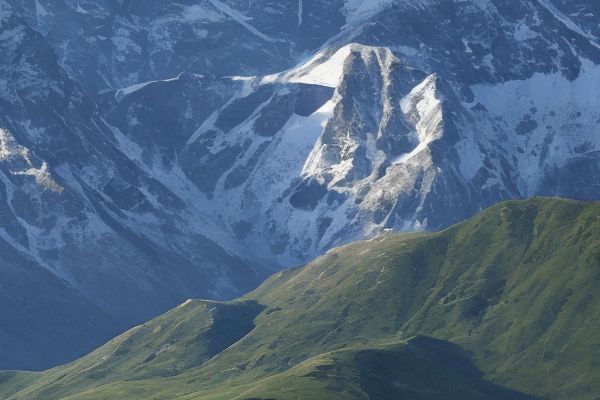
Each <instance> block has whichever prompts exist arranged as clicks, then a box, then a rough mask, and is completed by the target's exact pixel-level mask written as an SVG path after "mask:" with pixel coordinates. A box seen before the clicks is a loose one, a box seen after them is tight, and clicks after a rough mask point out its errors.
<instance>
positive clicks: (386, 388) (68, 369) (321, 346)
mask: <svg viewBox="0 0 600 400" xmlns="http://www.w3.org/2000/svg"><path fill="white" fill-rule="evenodd" d="M599 284H600V204H599V203H582V202H575V201H565V200H556V199H543V198H536V199H532V200H527V201H517V202H508V203H501V204H499V205H496V206H494V207H492V208H490V209H488V210H486V211H484V212H482V213H480V214H479V215H477V216H475V217H474V218H471V219H470V220H468V221H466V222H464V223H461V224H458V225H456V226H453V227H451V228H449V229H446V230H444V231H442V232H438V233H431V234H422V233H421V234H388V235H384V236H381V237H379V238H377V239H374V240H370V241H363V242H357V243H354V244H350V245H347V246H344V247H342V248H339V249H334V250H331V251H330V252H328V253H327V254H326V255H324V256H322V257H320V258H318V259H317V260H315V261H314V262H312V263H310V264H308V265H307V266H305V267H301V268H296V269H292V270H287V271H283V272H279V273H277V274H275V275H274V276H273V277H271V278H270V279H269V280H268V281H267V282H265V283H264V284H263V285H262V286H260V287H259V288H258V289H257V290H255V291H253V292H251V293H249V294H248V295H246V296H245V297H243V298H241V299H239V300H236V301H232V302H226V303H219V302H207V301H200V300H194V301H188V302H186V303H185V304H183V305H181V306H179V307H178V308H176V309H174V310H172V311H171V312H169V313H167V314H165V315H163V316H161V317H159V318H157V319H154V320H152V321H150V322H148V323H146V324H144V325H143V326H141V327H138V328H136V329H134V330H131V331H129V332H127V333H126V334H124V335H122V336H120V337H118V338H116V339H115V340H113V341H111V342H110V343H108V344H107V345H105V346H103V347H102V348H100V349H98V350H97V351H95V352H93V353H92V354H90V355H88V356H86V357H84V358H82V359H80V360H78V361H76V362H74V363H72V364H69V365H66V366H63V367H59V368H56V369H53V370H50V371H47V372H44V373H41V374H20V373H5V374H3V375H1V376H0V381H1V382H2V383H1V384H0V394H1V395H3V396H4V397H7V398H9V399H12V400H16V399H45V400H52V399H67V398H68V399H70V400H72V399H77V400H80V399H111V398H115V396H116V397H119V396H124V395H126V396H127V398H128V399H148V398H157V399H231V398H239V399H250V398H261V399H271V398H272V399H278V400H280V399H292V398H298V397H300V398H302V397H304V398H311V399H318V398H323V399H326V398H327V399H331V398H340V399H341V398H344V399H367V398H371V399H373V398H377V399H378V398H381V399H384V398H393V397H397V396H401V395H405V396H406V395H410V396H411V398H417V399H443V398H447V395H448V393H452V394H455V395H457V396H458V395H459V394H460V398H464V399H504V398H506V399H508V398H510V399H514V398H528V395H531V396H535V397H539V398H549V399H564V398H569V399H576V400H579V399H581V400H588V399H590V400H592V399H595V397H594V395H595V393H598V392H599V391H600V382H598V380H597V379H596V378H597V376H598V374H599V373H600V362H599V361H600V351H599V350H598V349H600V339H599V338H598V336H597V335H596V332H597V331H598V328H600V294H598V291H597V288H598V285H599ZM415 336H416V337H417V339H415ZM425 336H426V337H425ZM427 337H429V338H427ZM478 371H481V372H478ZM434 382H436V383H435V384H434ZM511 390H515V391H518V392H520V393H517V392H512V391H511ZM521 393H527V394H528V395H524V394H521ZM390 396H392V397H390Z"/></svg>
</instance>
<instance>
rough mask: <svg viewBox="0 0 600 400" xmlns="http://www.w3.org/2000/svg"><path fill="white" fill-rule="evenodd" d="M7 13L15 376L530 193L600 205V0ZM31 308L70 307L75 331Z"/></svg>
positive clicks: (45, 7)
mask: <svg viewBox="0 0 600 400" xmlns="http://www.w3.org/2000/svg"><path fill="white" fill-rule="evenodd" d="M0 11H1V15H0V52H1V54H2V55H3V57H2V58H1V59H0V221H1V222H2V230H0V245H1V246H5V247H6V248H7V249H10V251H9V250H7V252H3V253H2V256H1V257H0V261H2V263H0V274H2V276H6V279H7V280H8V281H13V280H14V281H15V282H21V283H19V284H15V285H12V286H11V285H6V286H5V287H4V288H3V290H4V291H3V292H2V293H1V294H0V296H4V297H3V298H6V299H9V298H11V299H20V300H19V304H20V305H21V307H24V309H30V310H33V311H32V312H31V313H30V315H28V316H27V317H25V313H21V312H19V313H13V314H11V317H10V319H9V320H7V321H6V322H5V321H2V322H0V335H2V337H5V338H6V340H7V343H15V346H11V349H12V350H13V353H11V354H10V356H9V357H6V358H5V360H6V361H5V364H6V365H0V368H2V367H11V366H12V367H15V366H16V367H19V368H42V367H46V366H49V365H53V364H54V363H56V362H62V361H64V360H65V359H68V358H70V357H74V356H75V355H78V354H81V352H84V351H86V350H89V349H90V348H91V347H92V346H93V345H95V344H99V342H100V341H101V340H103V339H105V338H107V337H108V336H109V335H110V334H111V333H113V332H114V331H115V330H119V329H123V328H125V327H127V326H131V324H134V323H138V322H140V321H142V320H144V319H147V318H149V317H151V316H153V315H155V314H157V313H159V312H161V311H163V310H165V309H167V308H168V307H171V306H173V305H175V304H176V303H178V302H180V301H181V300H183V299H185V298H188V297H212V298H217V297H218V298H223V297H229V296H233V295H236V294H238V293H240V292H243V291H246V290H248V289H250V288H252V287H253V286H254V285H256V284H257V283H258V282H260V280H261V279H262V278H263V277H265V276H266V275H267V274H268V273H270V272H271V271H273V270H274V269H276V268H280V267H283V266H291V265H294V264H298V263H302V262H305V261H307V260H309V259H311V258H312V257H315V256H317V255H319V254H321V253H323V252H324V251H326V250H328V249H329V248H331V247H333V246H336V245H340V244H343V243H347V242H348V241H351V240H356V239H360V238H368V237H372V236H374V235H377V234H378V233H380V232H382V231H383V230H386V229H398V230H414V229H438V228H442V227H445V226H448V225H450V224H452V223H455V222H458V221H460V220H462V219H463V218H466V217H468V216H471V215H472V214H474V213H475V212H477V211H479V210H480V209H482V208H484V207H487V206H489V205H491V204H493V203H495V202H498V201H501V200H505V199H514V198H522V197H528V196H532V195H548V196H564V197H573V198H580V199H598V198H600V193H599V191H598V188H599V187H600V181H599V180H600V178H599V177H600V174H599V173H600V153H599V149H600V111H599V110H600V91H598V90H597V88H598V87H599V85H598V84H599V83H600V66H599V64H600V44H599V43H598V40H597V39H596V38H597V37H598V36H600V31H599V30H598V26H599V23H600V19H599V18H600V17H599V14H598V7H597V6H596V3H595V2H594V1H591V0H582V1H579V2H577V4H575V3H573V2H567V1H562V0H536V1H521V0H478V1H474V0H473V1H470V0H467V1H458V0H419V1H410V2H409V1H405V0H389V1H384V0H381V1H360V0H347V1H341V0H340V1H321V0H315V1H306V0H304V1H302V0H300V1H295V0H294V1H284V2H282V1H270V0H255V1H243V0H239V1H238V0H229V1H218V0H203V1H200V2H198V1H193V2H192V1H180V2H138V1H127V0H125V1H117V0H114V1H113V0H103V1H96V2H93V3H92V2H72V1H67V0H60V1H49V0H37V1H23V0H3V1H0ZM4 254H6V256H4ZM21 265H23V267H21ZM19 268H22V271H23V272H22V274H23V275H22V276H30V277H31V278H30V279H29V278H28V281H30V282H31V285H26V284H24V283H22V280H21V281H19V279H22V276H20V275H19V274H18V271H19ZM32 291H41V292H44V296H47V298H49V299H50V298H53V297H54V296H59V295H60V296H62V297H61V301H60V302H56V303H52V302H48V304H50V305H51V306H52V307H51V312H50V313H49V314H48V315H57V317H56V325H53V324H52V323H51V321H49V320H47V319H43V318H41V316H40V315H38V313H36V312H35V310H36V309H37V306H36V304H38V303H36V302H37V301H38V300H34V299H33V296H32V295H31V293H30V292H32ZM36 299H39V297H36ZM75 303H77V304H78V305H77V306H75ZM68 307H73V313H74V315H75V316H80V317H77V318H75V317H73V319H69V318H66V317H65V316H64V315H62V314H61V312H62V311H61V310H64V309H65V308H68ZM53 313H54V314H53ZM84 315H87V316H89V317H84ZM27 318H29V319H27ZM30 319H37V320H38V321H39V326H40V328H39V330H37V332H39V333H38V336H36V337H33V336H32V338H31V340H32V343H36V346H39V347H40V348H42V347H43V346H44V345H45V343H46V342H44V335H46V332H50V331H52V332H55V333H56V334H57V335H58V334H61V335H62V334H64V337H65V340H64V342H61V341H56V347H55V348H54V349H53V351H52V352H49V353H39V354H42V355H40V356H39V357H37V358H36V357H34V356H33V353H32V352H31V350H28V349H26V348H25V347H23V346H22V342H19V340H20V339H19V338H18V337H17V336H16V335H17V332H18V330H19V329H21V328H18V329H17V327H25V326H27V324H28V323H29V322H28V321H29V320H30ZM65 326H69V327H70V330H69V329H64V327H65ZM75 333H77V334H79V335H81V336H80V337H84V338H85V339H82V340H80V341H77V340H75V339H72V340H71V336H69V334H73V335H74V334H75ZM32 335H34V334H33V333H32ZM67 339H69V340H67ZM11 340H12V342H11ZM69 342H70V344H71V346H70V348H69V349H68V351H67V348H66V346H67V345H68V344H69Z"/></svg>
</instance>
